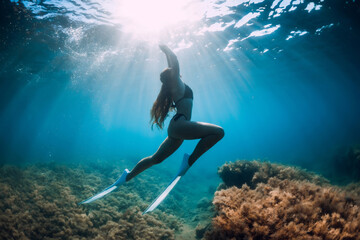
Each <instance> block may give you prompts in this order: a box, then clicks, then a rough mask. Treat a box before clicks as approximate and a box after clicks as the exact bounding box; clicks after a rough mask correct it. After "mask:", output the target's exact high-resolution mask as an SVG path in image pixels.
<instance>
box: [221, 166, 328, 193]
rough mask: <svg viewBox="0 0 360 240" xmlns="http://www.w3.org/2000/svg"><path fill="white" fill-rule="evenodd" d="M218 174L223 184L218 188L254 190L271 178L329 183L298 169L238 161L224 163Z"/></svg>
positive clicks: (320, 183)
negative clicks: (245, 187) (248, 188)
mask: <svg viewBox="0 0 360 240" xmlns="http://www.w3.org/2000/svg"><path fill="white" fill-rule="evenodd" d="M218 174H219V176H220V177H221V179H222V180H223V182H224V185H221V186H220V188H228V187H232V186H236V187H241V186H242V185H243V184H245V183H246V184H247V185H248V186H249V187H250V188H251V189H254V188H255V187H256V185H257V184H258V183H266V182H267V181H268V180H269V179H270V178H272V177H276V178H278V179H281V180H284V179H288V180H300V181H303V180H308V181H311V182H313V183H316V184H318V185H323V184H328V183H329V181H328V180H327V179H325V178H323V177H321V176H319V175H316V174H314V173H310V172H307V171H305V170H303V169H300V168H296V167H289V166H284V165H280V164H274V163H269V162H260V161H245V160H239V161H236V162H234V163H231V162H230V163H226V164H224V165H223V166H221V167H220V168H219V170H218Z"/></svg>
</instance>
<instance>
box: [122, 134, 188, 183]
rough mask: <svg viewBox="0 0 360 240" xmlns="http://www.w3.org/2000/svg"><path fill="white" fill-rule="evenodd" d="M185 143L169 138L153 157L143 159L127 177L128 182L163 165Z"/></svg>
mask: <svg viewBox="0 0 360 240" xmlns="http://www.w3.org/2000/svg"><path fill="white" fill-rule="evenodd" d="M182 143H183V140H181V139H174V138H171V137H167V138H166V139H165V140H164V142H162V143H161V145H160V147H159V149H158V150H157V151H156V153H155V154H154V155H152V156H149V157H146V158H143V159H141V160H140V161H139V162H138V163H137V164H136V166H135V167H134V168H133V169H132V170H131V172H129V174H128V175H127V176H126V181H129V180H131V179H132V178H133V177H135V176H136V175H138V174H139V173H141V172H143V171H144V170H146V169H148V168H149V167H151V166H153V165H155V164H158V163H161V162H162V161H164V160H165V159H166V158H168V157H169V156H170V155H171V154H173V153H174V152H175V151H176V150H177V149H178V148H179V147H180V146H181V144H182Z"/></svg>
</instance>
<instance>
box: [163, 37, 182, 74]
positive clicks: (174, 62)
mask: <svg viewBox="0 0 360 240" xmlns="http://www.w3.org/2000/svg"><path fill="white" fill-rule="evenodd" d="M159 47H160V49H161V51H163V52H164V53H165V55H166V59H167V62H168V66H169V68H171V69H172V70H173V74H174V76H175V77H178V76H179V74H180V67H179V61H178V59H177V57H176V55H175V53H174V52H173V51H171V49H170V48H169V47H168V46H166V45H163V44H161V45H159Z"/></svg>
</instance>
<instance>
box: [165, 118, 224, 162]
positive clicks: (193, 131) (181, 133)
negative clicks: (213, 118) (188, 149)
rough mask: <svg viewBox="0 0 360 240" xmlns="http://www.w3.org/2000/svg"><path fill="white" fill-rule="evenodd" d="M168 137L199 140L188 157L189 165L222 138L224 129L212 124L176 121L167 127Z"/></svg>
mask: <svg viewBox="0 0 360 240" xmlns="http://www.w3.org/2000/svg"><path fill="white" fill-rule="evenodd" d="M168 133H169V136H171V137H174V138H179V139H199V138H201V140H200V141H199V143H198V144H197V145H196V147H195V149H194V151H193V152H192V154H191V155H190V157H189V165H190V166H191V165H192V164H194V162H195V161H196V160H197V159H198V158H199V157H200V156H201V155H203V154H204V153H205V152H206V151H208V150H209V149H210V148H211V147H212V146H214V145H215V144H216V143H217V142H218V141H220V140H221V139H222V138H223V137H224V134H225V133H224V129H223V128H222V127H219V126H217V125H214V124H210V123H202V122H191V121H186V120H180V119H179V120H178V121H176V123H175V122H174V123H172V124H171V126H170V127H169V131H168Z"/></svg>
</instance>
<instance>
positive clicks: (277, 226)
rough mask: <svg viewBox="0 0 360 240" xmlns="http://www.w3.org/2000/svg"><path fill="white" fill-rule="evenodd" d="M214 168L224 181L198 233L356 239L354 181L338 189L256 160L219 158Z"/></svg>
mask: <svg viewBox="0 0 360 240" xmlns="http://www.w3.org/2000/svg"><path fill="white" fill-rule="evenodd" d="M229 172H231V173H232V174H231V178H229V177H226V176H224V174H225V173H229ZM219 174H220V175H221V177H222V178H223V179H224V181H226V182H225V184H223V185H222V188H221V189H219V190H218V191H217V192H216V193H215V197H214V200H213V204H214V206H215V211H216V216H215V217H214V218H213V219H212V223H211V227H210V228H209V229H207V231H206V232H205V234H204V239H319V240H320V239H360V194H359V192H360V191H359V189H360V186H359V184H355V185H351V186H349V187H348V188H347V189H341V188H339V187H335V186H331V185H330V184H328V181H326V179H324V178H322V177H320V176H317V175H316V174H314V173H308V172H306V171H305V170H301V169H296V168H292V167H286V166H282V165H275V164H270V163H261V162H258V161H252V162H250V161H238V162H235V163H230V164H225V165H224V166H223V167H221V168H220V171H219ZM240 174H244V175H245V177H243V178H241V177H240V176H239V175H240ZM237 181H239V182H237Z"/></svg>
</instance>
